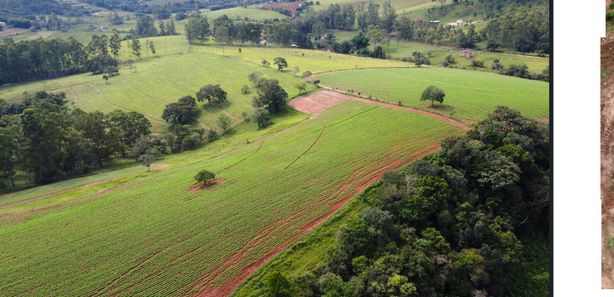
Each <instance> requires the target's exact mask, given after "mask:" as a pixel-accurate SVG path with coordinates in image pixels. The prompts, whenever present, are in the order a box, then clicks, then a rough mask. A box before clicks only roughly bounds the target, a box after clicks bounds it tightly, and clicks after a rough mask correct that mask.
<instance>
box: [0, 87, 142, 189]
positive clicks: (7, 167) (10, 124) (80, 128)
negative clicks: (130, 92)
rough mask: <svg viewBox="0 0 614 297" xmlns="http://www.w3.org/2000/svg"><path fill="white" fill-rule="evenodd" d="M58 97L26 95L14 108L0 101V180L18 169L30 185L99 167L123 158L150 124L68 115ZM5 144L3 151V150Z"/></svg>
mask: <svg viewBox="0 0 614 297" xmlns="http://www.w3.org/2000/svg"><path fill="white" fill-rule="evenodd" d="M65 103H66V95H65V94H64V93H55V94H50V93H47V92H37V93H36V94H34V95H29V94H27V95H26V97H25V99H24V101H23V102H22V103H20V104H13V105H8V104H6V103H2V101H0V111H1V113H0V143H1V144H2V146H3V148H6V149H3V150H2V153H0V177H1V178H6V179H9V180H10V181H11V184H13V183H12V178H13V176H14V175H15V172H17V171H18V170H19V171H21V172H24V173H25V175H26V177H27V178H29V179H30V180H31V181H32V182H34V183H48V182H51V181H55V180H57V179H59V178H63V177H68V176H72V175H76V174H82V173H86V172H88V171H90V170H92V169H94V168H100V167H102V166H103V164H104V163H105V162H107V161H109V160H111V159H112V158H113V157H115V156H117V155H120V156H124V155H125V154H126V151H127V150H128V149H129V148H130V147H132V146H133V145H136V142H137V141H136V139H137V138H139V137H144V136H147V135H149V127H150V126H151V124H150V123H149V121H148V120H147V119H145V117H144V116H143V115H141V114H138V113H136V112H131V113H128V114H125V113H123V112H119V111H115V112H113V113H111V114H109V115H107V114H103V113H101V112H92V113H87V112H84V111H82V110H79V109H74V110H71V109H70V108H69V107H68V106H66V105H65ZM5 145H6V146H5Z"/></svg>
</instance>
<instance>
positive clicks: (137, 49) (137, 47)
mask: <svg viewBox="0 0 614 297" xmlns="http://www.w3.org/2000/svg"><path fill="white" fill-rule="evenodd" d="M130 49H131V50H132V55H134V56H135V57H137V58H139V59H140V58H141V42H140V41H139V40H138V39H137V38H136V37H133V38H132V40H131V41H130Z"/></svg>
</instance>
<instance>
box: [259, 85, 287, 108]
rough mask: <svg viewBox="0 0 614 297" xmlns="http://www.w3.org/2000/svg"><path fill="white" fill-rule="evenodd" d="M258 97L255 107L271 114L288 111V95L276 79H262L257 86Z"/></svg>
mask: <svg viewBox="0 0 614 297" xmlns="http://www.w3.org/2000/svg"><path fill="white" fill-rule="evenodd" d="M256 88H257V90H258V96H257V97H256V98H254V105H255V106H256V107H262V108H265V109H267V110H268V111H269V113H272V114H274V113H280V112H282V111H284V110H285V109H286V100H287V99H288V93H287V92H286V91H285V90H284V89H283V88H282V87H281V86H280V85H279V81H277V80H276V79H261V80H259V81H258V84H257V85H256Z"/></svg>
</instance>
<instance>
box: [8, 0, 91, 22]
mask: <svg viewBox="0 0 614 297" xmlns="http://www.w3.org/2000/svg"><path fill="white" fill-rule="evenodd" d="M52 14H53V15H67V16H81V15H83V11H81V10H79V9H76V8H73V7H71V6H68V5H66V4H63V3H61V2H59V1H57V0H45V1H31V0H0V22H5V23H7V24H9V25H11V26H13V27H19V28H29V27H30V25H31V20H34V19H35V18H36V17H37V16H41V15H52Z"/></svg>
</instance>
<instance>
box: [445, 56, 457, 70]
mask: <svg viewBox="0 0 614 297" xmlns="http://www.w3.org/2000/svg"><path fill="white" fill-rule="evenodd" d="M454 64H456V59H454V56H452V55H447V56H446V57H445V58H443V62H441V66H443V67H448V66H450V65H454Z"/></svg>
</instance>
